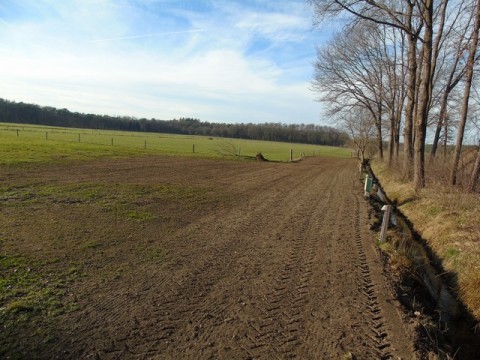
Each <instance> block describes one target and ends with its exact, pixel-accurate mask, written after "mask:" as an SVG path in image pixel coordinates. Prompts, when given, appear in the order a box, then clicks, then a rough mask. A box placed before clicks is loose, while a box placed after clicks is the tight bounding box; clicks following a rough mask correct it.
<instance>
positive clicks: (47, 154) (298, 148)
mask: <svg viewBox="0 0 480 360" xmlns="http://www.w3.org/2000/svg"><path fill="white" fill-rule="evenodd" d="M290 151H292V157H293V159H297V158H300V157H301V156H302V155H305V156H326V157H350V150H348V149H345V148H337V147H331V146H319V145H310V144H290V143H283V142H273V141H258V140H242V139H227V138H218V137H208V136H190V135H174V134H158V133H138V132H125V131H109V130H91V129H70V128H58V127H47V126H35V125H17V124H2V123H0V154H1V157H0V165H15V164H28V163H39V162H52V161H53V162H62V161H71V160H87V159H96V158H105V157H130V156H145V155H155V154H163V155H176V156H178V155H180V156H198V157H213V158H224V157H230V158H245V157H247V158H248V157H254V156H255V155H256V154H257V153H262V154H263V155H264V157H265V158H266V159H268V160H271V161H289V160H290Z"/></svg>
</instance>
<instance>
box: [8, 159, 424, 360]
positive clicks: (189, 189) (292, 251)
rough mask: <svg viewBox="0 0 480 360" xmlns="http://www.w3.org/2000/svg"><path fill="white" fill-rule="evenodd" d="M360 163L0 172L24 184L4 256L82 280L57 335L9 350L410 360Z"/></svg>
mask: <svg viewBox="0 0 480 360" xmlns="http://www.w3.org/2000/svg"><path fill="white" fill-rule="evenodd" d="M356 165H357V164H356V162H355V161H353V160H350V159H322V158H309V159H307V160H305V161H302V162H300V163H290V164H281V163H268V162H262V163H257V162H255V163H253V162H251V163H250V162H248V163H247V162H231V161H230V162H227V161H215V160H201V159H186V158H173V157H165V158H163V157H154V158H140V159H128V160H125V159H123V160H108V161H107V160H102V161H95V162H88V163H78V164H73V165H68V166H67V165H57V166H52V165H49V166H44V165H43V166H38V167H37V166H35V167H29V168H26V169H14V168H12V169H8V170H5V169H4V170H2V171H3V174H1V178H2V180H3V181H4V183H8V184H15V186H16V187H17V188H18V189H29V191H28V194H29V195H28V196H27V195H25V193H23V195H22V193H21V191H20V190H19V191H20V193H21V194H20V195H18V196H13V197H12V198H10V199H8V198H6V199H4V201H3V204H2V208H1V214H0V215H1V216H2V219H3V220H2V234H3V236H4V241H3V242H2V247H3V252H4V253H6V254H22V256H25V257H27V258H33V257H35V259H37V260H38V259H40V260H42V261H43V264H44V265H43V266H44V269H43V270H44V271H47V270H45V269H48V271H49V272H52V271H55V272H59V273H60V272H65V271H67V269H68V268H71V267H72V266H73V267H75V268H76V269H79V272H80V273H81V276H79V277H77V278H75V280H74V281H72V282H70V283H68V285H67V287H68V291H67V294H66V295H65V299H64V300H63V301H70V302H73V303H74V304H75V307H74V308H72V309H71V310H69V311H65V312H64V313H63V314H61V315H59V316H58V317H56V318H55V322H54V331H53V333H54V336H53V337H52V338H51V339H50V340H49V341H48V342H47V343H46V344H45V345H44V346H37V347H36V349H35V350H34V351H35V353H34V354H32V353H28V351H30V350H28V346H26V345H25V344H26V343H27V342H28V341H29V339H28V335H26V338H25V339H23V340H21V339H19V338H21V337H22V336H24V334H17V335H18V336H17V338H16V340H12V341H17V345H16V348H14V349H11V354H10V355H11V356H13V357H16V356H19V357H27V358H28V357H38V358H49V359H55V358H57V359H80V358H98V359H171V358H176V359H277V358H278V359H283V358H298V359H340V358H342V357H344V358H356V359H387V358H395V359H397V358H399V357H401V358H405V359H411V358H415V355H414V353H413V341H412V339H411V337H412V336H413V335H412V333H411V332H410V331H408V330H407V325H406V324H404V323H403V322H402V318H401V315H400V313H399V311H398V309H397V306H396V300H395V299H393V295H392V294H391V292H390V291H389V290H388V286H387V284H386V281H385V279H384V276H383V274H382V265H381V263H380V261H379V258H378V254H377V253H376V251H375V248H374V242H375V237H376V236H377V235H376V234H374V233H372V232H370V231H369V227H368V223H369V220H368V206H369V205H368V203H367V202H366V201H365V200H364V199H363V197H362V189H361V184H360V182H359V181H358V176H357V175H358V174H357V170H356ZM12 186H13V185H12ZM36 189H43V190H42V191H40V190H38V191H37V190H36ZM47 190H48V191H47ZM23 191H24V192H25V191H26V190H23ZM52 259H54V260H55V261H53V260H52ZM49 260H52V261H49ZM7 334H8V336H14V335H15V330H12V329H10V330H9V332H7ZM12 339H13V338H12ZM22 344H23V345H22ZM22 347H23V350H22ZM31 351H33V350H31ZM349 356H351V357H349Z"/></svg>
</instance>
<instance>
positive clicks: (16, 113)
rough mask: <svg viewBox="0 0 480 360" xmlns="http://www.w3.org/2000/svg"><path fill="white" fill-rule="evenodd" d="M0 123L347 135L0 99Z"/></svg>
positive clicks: (331, 140)
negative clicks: (85, 110) (78, 109)
mask: <svg viewBox="0 0 480 360" xmlns="http://www.w3.org/2000/svg"><path fill="white" fill-rule="evenodd" d="M0 122H4V123H18V124H33V125H49V126H62V127H72V128H87V129H102V130H125V131H139V132H158V133H168V134H183V135H204V136H217V137H228V138H238V139H251V140H270V141H283V142H295V143H305V144H317V145H330V146H343V145H345V143H346V142H348V141H349V136H348V135H347V134H346V133H345V132H343V131H341V130H338V129H335V128H333V127H329V126H318V125H313V124H307V125H305V124H281V123H263V124H252V123H248V124H243V123H242V124H224V123H210V122H204V121H200V120H198V119H191V118H180V119H173V120H157V119H150V120H148V119H145V118H142V119H137V118H134V117H131V116H108V115H96V114H84V113H78V112H71V111H69V110H67V109H56V108H54V107H50V106H39V105H35V104H26V103H23V102H15V101H9V100H5V99H0Z"/></svg>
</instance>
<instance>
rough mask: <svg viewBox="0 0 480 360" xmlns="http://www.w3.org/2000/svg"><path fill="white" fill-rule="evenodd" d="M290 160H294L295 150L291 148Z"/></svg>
mask: <svg viewBox="0 0 480 360" xmlns="http://www.w3.org/2000/svg"><path fill="white" fill-rule="evenodd" d="M290 161H293V150H292V149H290Z"/></svg>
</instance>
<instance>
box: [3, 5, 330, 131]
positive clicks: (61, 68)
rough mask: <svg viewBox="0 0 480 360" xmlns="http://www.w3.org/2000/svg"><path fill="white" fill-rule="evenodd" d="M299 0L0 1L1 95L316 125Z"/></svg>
mask: <svg viewBox="0 0 480 360" xmlns="http://www.w3.org/2000/svg"><path fill="white" fill-rule="evenodd" d="M327 37H328V33H327V32H326V31H323V32H322V31H319V30H314V29H313V28H312V12H311V9H310V8H309V6H308V5H307V4H306V2H305V1H304V0H298V1H297V0H272V1H267V0H245V1H235V0H229V1H227V0H215V1H213V0H190V1H187V0H1V1H0V43H1V44H2V45H1V46H0V64H1V66H0V78H1V81H0V97H2V98H6V99H9V100H14V101H23V102H31V103H36V104H40V105H50V106H54V107H58V108H68V109H70V110H72V111H80V112H92V113H99V114H109V115H127V116H135V117H146V118H152V117H154V118H157V119H172V118H178V117H195V118H199V119H201V120H203V121H213V122H228V123H238V122H257V123H258V122H282V123H317V124H325V123H326V122H325V121H322V119H321V105H320V104H319V103H317V102H315V101H314V98H315V94H314V93H312V92H311V91H310V90H309V87H310V81H311V78H312V74H313V67H312V63H313V62H314V61H315V47H316V46H317V45H320V44H321V43H322V42H324V41H325V39H326V38H327Z"/></svg>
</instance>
